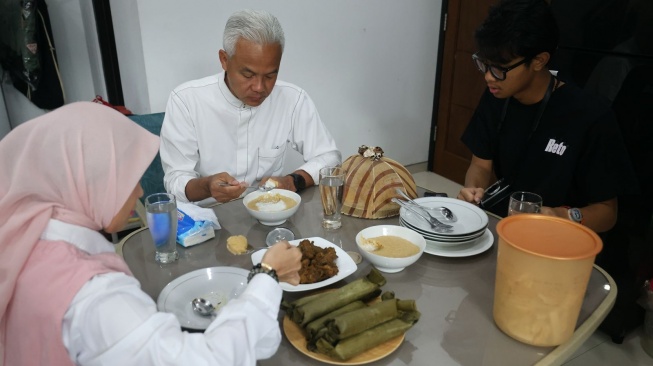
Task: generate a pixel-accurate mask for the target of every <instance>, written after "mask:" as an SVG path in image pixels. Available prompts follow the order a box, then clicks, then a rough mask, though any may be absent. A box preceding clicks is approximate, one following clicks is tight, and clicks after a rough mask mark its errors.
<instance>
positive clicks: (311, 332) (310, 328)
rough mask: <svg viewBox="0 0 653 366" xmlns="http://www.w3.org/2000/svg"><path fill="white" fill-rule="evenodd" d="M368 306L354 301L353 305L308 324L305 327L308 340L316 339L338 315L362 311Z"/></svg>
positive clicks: (350, 304)
mask: <svg viewBox="0 0 653 366" xmlns="http://www.w3.org/2000/svg"><path fill="white" fill-rule="evenodd" d="M366 306H367V305H366V304H365V303H364V302H362V301H360V300H358V301H354V302H352V303H349V304H347V305H345V306H343V307H341V308H338V309H336V310H334V311H332V312H330V313H328V314H326V315H322V316H321V317H319V318H317V319H315V320H313V321H312V322H310V323H308V324H306V326H305V327H304V330H305V331H306V340H310V339H312V338H315V334H317V332H318V331H319V330H320V329H321V328H324V327H325V324H326V322H327V320H329V319H333V318H335V317H336V316H338V315H341V314H345V313H348V312H350V311H354V310H358V309H362V308H364V307H366Z"/></svg>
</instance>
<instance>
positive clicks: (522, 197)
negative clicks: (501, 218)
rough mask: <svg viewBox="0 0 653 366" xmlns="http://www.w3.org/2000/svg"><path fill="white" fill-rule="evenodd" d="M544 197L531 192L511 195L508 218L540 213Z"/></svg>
mask: <svg viewBox="0 0 653 366" xmlns="http://www.w3.org/2000/svg"><path fill="white" fill-rule="evenodd" d="M541 208H542V197H541V196H540V195H538V194H535V193H531V192H515V193H513V194H511V195H510V205H509V206H508V216H512V215H516V214H521V213H540V209H541Z"/></svg>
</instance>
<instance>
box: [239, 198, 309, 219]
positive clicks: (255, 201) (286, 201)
mask: <svg viewBox="0 0 653 366" xmlns="http://www.w3.org/2000/svg"><path fill="white" fill-rule="evenodd" d="M301 202H302V198H301V197H300V196H299V195H298V194H297V193H295V192H291V191H288V190H285V189H273V190H271V191H269V192H261V191H254V192H252V193H250V194H248V195H247V196H245V198H243V204H244V205H245V208H246V209H247V212H249V214H250V215H252V216H253V217H254V218H256V219H257V220H258V221H259V222H260V223H261V224H263V225H267V226H277V225H281V224H283V223H284V222H286V220H288V218H290V217H291V216H292V215H294V214H295V212H297V209H299V204H300V203H301Z"/></svg>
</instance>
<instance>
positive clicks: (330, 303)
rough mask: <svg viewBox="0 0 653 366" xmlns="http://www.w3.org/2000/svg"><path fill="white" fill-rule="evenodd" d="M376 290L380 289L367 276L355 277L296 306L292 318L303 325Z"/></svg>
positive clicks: (363, 297)
mask: <svg viewBox="0 0 653 366" xmlns="http://www.w3.org/2000/svg"><path fill="white" fill-rule="evenodd" d="M377 291H378V292H380V289H379V285H377V284H376V283H372V282H370V281H369V280H368V279H367V278H360V279H357V280H356V281H353V282H351V283H348V284H346V285H345V286H343V287H341V288H339V289H337V290H335V291H332V292H327V293H325V294H324V295H323V296H320V297H319V298H318V299H317V300H313V301H310V302H308V303H306V304H304V305H301V306H297V307H296V308H295V310H294V311H293V313H292V320H293V321H294V322H295V323H297V324H300V325H301V326H302V327H304V326H305V325H306V324H308V323H310V322H311V321H313V320H315V319H317V318H319V317H321V316H322V315H324V314H328V313H329V312H331V311H334V310H336V309H338V308H341V307H343V306H345V305H347V304H349V303H351V302H354V301H356V300H362V299H365V298H368V297H369V296H370V295H372V294H374V293H376V292H377Z"/></svg>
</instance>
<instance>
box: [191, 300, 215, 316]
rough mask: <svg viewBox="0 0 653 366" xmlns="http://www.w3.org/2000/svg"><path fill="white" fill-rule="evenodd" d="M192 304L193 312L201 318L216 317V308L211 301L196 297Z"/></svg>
mask: <svg viewBox="0 0 653 366" xmlns="http://www.w3.org/2000/svg"><path fill="white" fill-rule="evenodd" d="M190 303H191V305H192V306H193V311H194V312H196V313H198V314H199V315H201V316H212V315H215V306H213V304H211V302H210V301H209V300H206V299H203V298H201V297H196V298H194V299H193V301H191V302H190ZM218 305H219V304H218Z"/></svg>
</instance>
